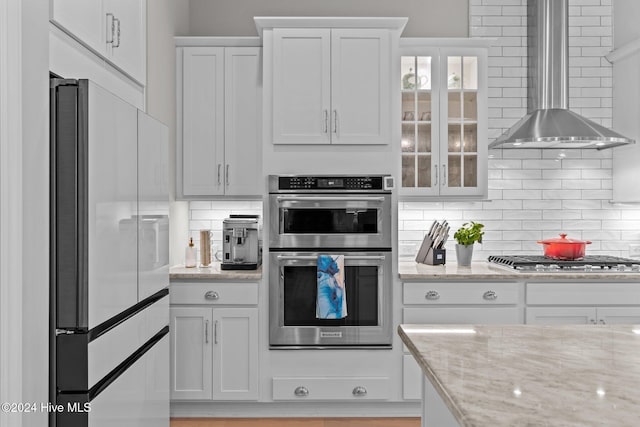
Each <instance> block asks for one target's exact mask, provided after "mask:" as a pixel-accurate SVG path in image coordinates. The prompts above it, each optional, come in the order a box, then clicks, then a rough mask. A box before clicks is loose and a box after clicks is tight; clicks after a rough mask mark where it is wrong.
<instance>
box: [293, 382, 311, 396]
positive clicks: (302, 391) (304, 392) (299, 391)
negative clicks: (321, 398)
mask: <svg viewBox="0 0 640 427" xmlns="http://www.w3.org/2000/svg"><path fill="white" fill-rule="evenodd" d="M293 394H295V395H296V396H298V397H307V396H309V389H308V388H306V387H305V386H302V385H301V386H300V387H296V389H295V390H294V391H293Z"/></svg>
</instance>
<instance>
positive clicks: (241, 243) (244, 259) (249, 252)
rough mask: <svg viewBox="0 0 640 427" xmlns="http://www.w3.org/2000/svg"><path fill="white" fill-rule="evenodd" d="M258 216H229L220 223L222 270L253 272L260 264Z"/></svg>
mask: <svg viewBox="0 0 640 427" xmlns="http://www.w3.org/2000/svg"><path fill="white" fill-rule="evenodd" d="M261 236H262V224H261V221H260V215H230V217H229V218H227V219H225V220H224V221H223V222H222V265H221V266H220V268H221V269H222V270H255V269H257V268H258V266H260V265H261V264H262V237H261Z"/></svg>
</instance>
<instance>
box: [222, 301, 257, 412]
mask: <svg viewBox="0 0 640 427" xmlns="http://www.w3.org/2000/svg"><path fill="white" fill-rule="evenodd" d="M213 322H214V326H213V329H214V333H213V335H214V338H213V346H214V361H215V365H214V369H213V384H214V386H213V398H214V399H215V400H257V399H258V309H257V308H216V309H214V310H213Z"/></svg>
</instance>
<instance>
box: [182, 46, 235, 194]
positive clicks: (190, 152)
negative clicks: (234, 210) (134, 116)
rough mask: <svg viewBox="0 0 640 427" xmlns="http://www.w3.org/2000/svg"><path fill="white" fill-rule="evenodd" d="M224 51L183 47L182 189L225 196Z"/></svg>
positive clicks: (188, 192)
mask: <svg viewBox="0 0 640 427" xmlns="http://www.w3.org/2000/svg"><path fill="white" fill-rule="evenodd" d="M223 73H224V48H221V47H220V48H216V47H185V48H184V50H183V62H182V82H181V83H182V190H183V195H184V196H211V195H222V194H224V185H223V181H222V180H223V173H224V172H223V168H224V74H223Z"/></svg>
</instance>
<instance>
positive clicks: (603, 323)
mask: <svg viewBox="0 0 640 427" xmlns="http://www.w3.org/2000/svg"><path fill="white" fill-rule="evenodd" d="M598 323H600V324H601V325H606V324H607V322H605V321H604V319H600V320H598Z"/></svg>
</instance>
